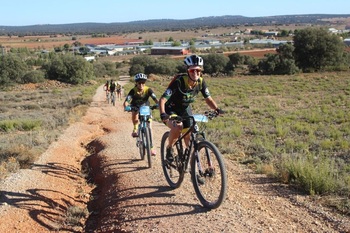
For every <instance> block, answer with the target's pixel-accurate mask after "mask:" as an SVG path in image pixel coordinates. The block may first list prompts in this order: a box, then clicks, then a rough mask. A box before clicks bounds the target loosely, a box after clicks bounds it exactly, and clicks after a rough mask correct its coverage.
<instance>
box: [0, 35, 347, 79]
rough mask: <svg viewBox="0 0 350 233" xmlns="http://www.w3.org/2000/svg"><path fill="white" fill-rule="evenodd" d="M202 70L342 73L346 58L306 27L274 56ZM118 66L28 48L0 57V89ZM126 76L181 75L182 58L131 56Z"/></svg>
mask: <svg viewBox="0 0 350 233" xmlns="http://www.w3.org/2000/svg"><path fill="white" fill-rule="evenodd" d="M201 56H202V57H203V59H204V61H205V62H204V72H205V73H206V74H208V75H211V76H213V77H215V76H219V75H224V76H225V75H226V76H231V75H233V74H234V73H235V70H236V69H238V68H242V67H243V68H245V69H247V71H248V73H249V74H261V75H272V74H275V75H286V74H287V75H290V74H295V73H298V72H318V71H339V70H348V69H349V64H350V55H349V53H348V52H346V51H345V45H344V43H343V41H342V40H341V38H340V37H339V36H337V35H335V34H331V33H329V32H328V31H327V30H326V29H322V28H306V29H302V30H298V31H296V32H295V35H294V38H293V43H290V44H284V45H281V46H279V48H278V49H277V54H267V55H265V57H264V58H263V59H260V60H257V59H255V58H253V57H250V56H247V55H242V54H240V53H234V54H231V55H229V56H225V55H224V54H218V53H209V54H204V55H201ZM121 65H123V63H113V62H100V61H98V60H97V61H92V62H88V61H86V60H85V59H84V58H83V57H82V56H78V55H74V54H71V53H54V52H50V53H45V54H43V53H40V54H35V53H33V52H31V51H29V50H28V49H18V50H16V51H12V52H10V53H8V54H3V55H2V56H1V57H0V86H8V85H14V84H16V83H30V82H31V83H37V82H42V81H44V80H45V79H52V80H58V81H61V82H66V83H71V84H84V83H86V82H87V81H88V80H91V79H95V78H96V77H103V76H106V75H108V76H112V77H113V76H116V75H118V68H119V67H120V66H121ZM129 65H130V69H129V74H130V76H133V75H134V74H136V73H140V72H141V73H145V74H151V73H153V74H159V75H169V74H176V73H182V72H185V71H186V70H185V67H184V66H183V62H182V60H174V59H171V58H170V57H168V56H164V57H161V58H156V57H153V56H149V55H141V56H135V57H134V58H132V59H131V61H130V64H129Z"/></svg>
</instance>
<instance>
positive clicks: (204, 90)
mask: <svg viewBox="0 0 350 233" xmlns="http://www.w3.org/2000/svg"><path fill="white" fill-rule="evenodd" d="M200 91H201V93H202V95H203V97H204V98H205V99H206V98H208V97H210V92H209V89H208V87H207V84H206V82H205V81H204V79H203V80H202V88H201V90H200Z"/></svg>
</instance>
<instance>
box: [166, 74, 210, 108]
mask: <svg viewBox="0 0 350 233" xmlns="http://www.w3.org/2000/svg"><path fill="white" fill-rule="evenodd" d="M188 79H189V77H188V76H187V75H184V74H183V75H178V76H177V77H175V78H174V79H173V80H172V81H171V82H170V84H169V86H168V88H167V89H166V90H165V92H164V93H163V95H162V97H164V98H166V99H167V102H166V103H165V107H166V108H169V109H172V110H173V111H175V112H177V111H179V112H183V111H185V109H186V108H188V107H189V105H190V103H193V102H194V100H195V98H196V96H197V95H198V93H199V92H201V93H202V95H203V97H204V98H208V97H209V96H210V93H209V90H208V87H207V85H206V83H205V81H204V79H203V78H202V77H200V78H199V79H198V81H197V83H196V85H195V86H194V87H193V88H192V89H191V88H190V87H189V85H188Z"/></svg>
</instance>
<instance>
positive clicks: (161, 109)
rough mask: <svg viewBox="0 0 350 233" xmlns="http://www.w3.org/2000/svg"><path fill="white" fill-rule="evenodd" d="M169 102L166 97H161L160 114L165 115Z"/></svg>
mask: <svg viewBox="0 0 350 233" xmlns="http://www.w3.org/2000/svg"><path fill="white" fill-rule="evenodd" d="M166 101H167V99H166V98H165V97H161V98H160V99H159V102H158V104H159V113H160V114H162V113H165V102H166Z"/></svg>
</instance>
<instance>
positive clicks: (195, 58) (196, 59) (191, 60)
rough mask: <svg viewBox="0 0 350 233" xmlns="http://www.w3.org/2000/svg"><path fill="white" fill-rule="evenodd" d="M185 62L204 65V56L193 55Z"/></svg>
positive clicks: (190, 64)
mask: <svg viewBox="0 0 350 233" xmlns="http://www.w3.org/2000/svg"><path fill="white" fill-rule="evenodd" d="M184 63H185V65H186V66H188V67H189V66H203V58H201V57H200V56H197V55H191V56H188V57H186V58H185V60H184Z"/></svg>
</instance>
